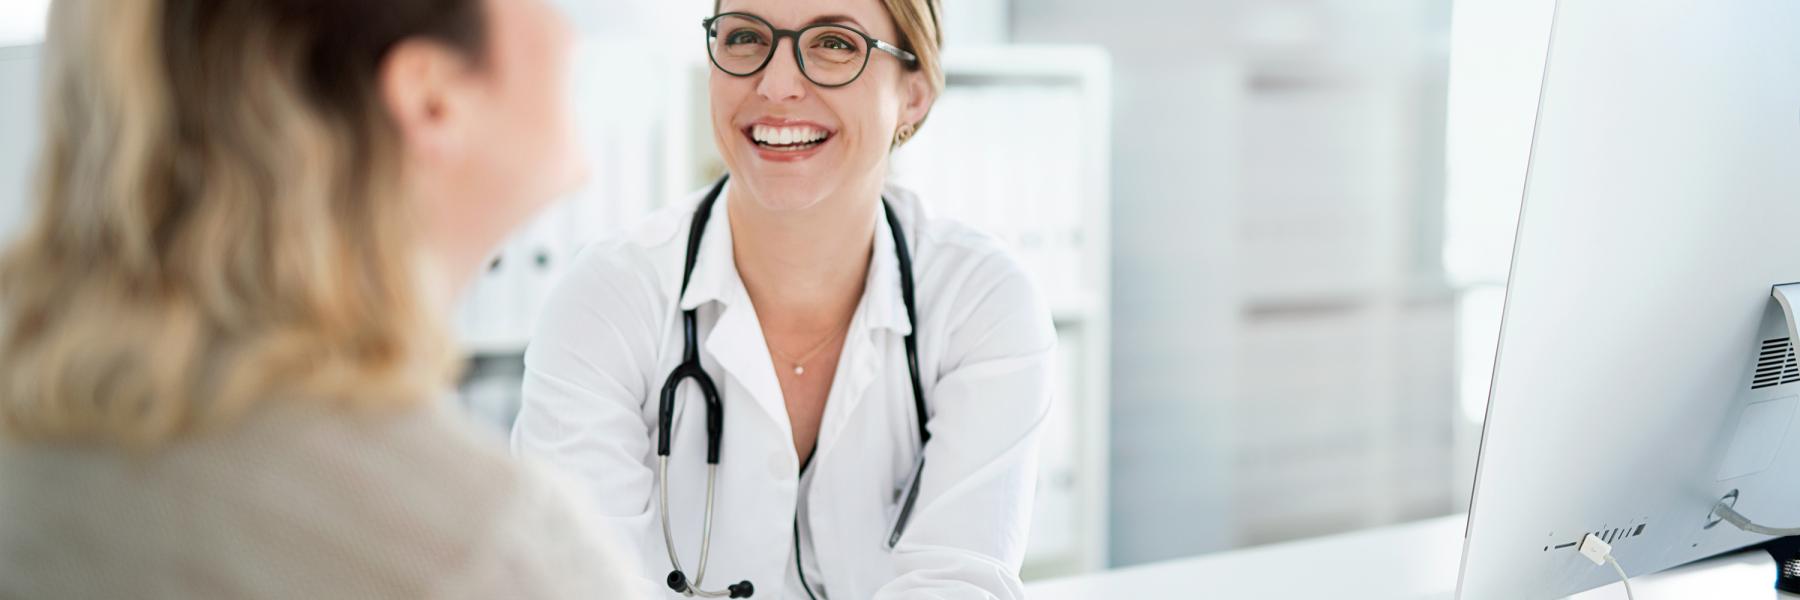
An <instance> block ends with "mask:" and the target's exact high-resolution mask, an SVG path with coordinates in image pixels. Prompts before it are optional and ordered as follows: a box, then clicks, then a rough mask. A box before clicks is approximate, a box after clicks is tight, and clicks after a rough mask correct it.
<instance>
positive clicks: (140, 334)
mask: <svg viewBox="0 0 1800 600" xmlns="http://www.w3.org/2000/svg"><path fill="white" fill-rule="evenodd" d="M483 23H484V21H483V18H482V15H481V11H480V0H410V1H403V0H381V1H380V2H373V3H366V2H364V1H363V0H131V1H129V2H116V1H109V0H58V1H57V2H56V3H55V4H54V6H53V8H52V11H51V16H50V31H49V35H48V41H47V43H46V46H45V51H44V58H45V64H44V69H43V82H44V92H43V98H42V106H43V109H44V119H43V121H42V122H43V124H44V128H45V131H44V141H43V145H42V147H41V148H40V150H41V152H40V154H39V160H40V161H41V162H40V163H39V164H38V166H37V172H36V176H37V179H36V189H35V200H36V206H35V211H36V212H35V216H34V218H35V221H34V222H33V223H32V224H31V225H30V227H29V228H28V230H27V231H26V232H25V233H24V235H23V236H22V238H21V239H20V240H19V242H18V243H16V244H15V245H14V246H13V247H11V248H10V249H9V250H8V251H7V252H6V253H5V254H4V256H0V357H3V358H0V431H4V432H5V433H6V434H8V435H10V436H13V437H17V438H23V439H50V440H62V439H96V440H100V441H108V442H116V443H121V444H126V445H137V446H142V445H153V444H157V443H160V442H165V441H167V440H170V439H172V438H175V437H177V436H180V435H183V434H184V433H187V432H192V431H197V430H200V429H204V428H206V427H209V426H213V425H217V424H220V423H224V422H228V421H230V420H231V419H232V418H234V417H236V416H238V415H241V414H242V413H244V412H245V411H247V410H249V409H250V408H252V407H253V406H255V405H257V404H258V403H259V402H263V401H267V400H271V399H277V398H280V399H301V398H303V399H306V400H308V401H325V402H330V403H334V404H338V405H343V406H359V407H373V406H389V407H391V406H403V405H409V404H412V403H416V402H419V401H421V400H426V399H429V398H432V397H433V396H435V395H436V394H437V393H439V392H440V391H441V390H444V389H445V388H446V386H447V385H448V384H449V382H450V380H451V377H452V376H453V375H454V373H455V369H456V364H457V361H456V359H455V356H454V355H453V348H454V346H453V344H451V343H450V341H451V340H450V336H449V335H448V332H447V331H446V330H445V327H444V325H443V322H444V321H443V319H441V318H440V315H442V314H443V308H442V307H440V306H436V305H435V304H436V302H435V301H434V300H433V299H432V298H433V296H432V295H431V294H429V293H427V288H426V285H427V283H426V282H425V281H423V276H422V273H423V272H424V271H423V270H422V266H423V265H422V263H421V257H420V256H419V247H420V246H419V243H418V239H417V236H418V233H417V232H416V231H415V230H414V225H413V222H414V219H413V218H412V217H413V215H412V204H411V202H409V201H407V200H406V198H405V197H404V196H405V194H404V192H405V190H403V189H402V186H401V185H400V177H399V169H400V165H399V157H398V148H397V143H398V142H397V141H396V139H397V138H396V135H395V126H394V124H393V122H392V120H391V118H390V117H389V115H388V114H387V112H386V111H385V109H384V108H383V106H382V104H381V102H380V101H379V97H378V89H377V77H378V73H379V68H380V67H379V65H380V61H381V58H382V57H383V56H384V55H385V54H386V52H387V50H388V49H389V48H391V47H392V46H393V44H395V43H397V42H398V41H400V40H402V39H405V38H410V37H414V36H429V37H431V38H432V39H435V40H441V41H443V42H446V43H448V44H450V45H452V46H454V47H457V48H459V49H466V50H468V51H469V52H471V53H474V52H477V51H478V50H479V44H480V43H481V39H480V38H481V28H482V26H483Z"/></svg>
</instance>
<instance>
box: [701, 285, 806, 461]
mask: <svg viewBox="0 0 1800 600" xmlns="http://www.w3.org/2000/svg"><path fill="white" fill-rule="evenodd" d="M737 290H738V292H737V293H736V294H735V295H736V296H737V298H736V299H734V300H728V301H727V302H726V304H725V311H724V312H723V313H722V314H720V315H719V322H718V323H717V324H716V325H714V326H713V330H712V333H710V334H707V336H706V352H707V354H710V355H712V357H713V360H715V361H718V363H719V366H720V367H721V368H723V369H724V370H725V372H726V373H727V374H728V375H729V376H730V377H731V378H732V379H735V380H736V381H737V382H738V384H739V385H742V386H743V387H744V389H746V390H748V391H749V392H750V398H751V400H753V401H754V403H755V404H756V405H757V406H758V407H760V408H761V409H762V411H763V413H765V414H767V415H768V416H769V418H770V419H771V420H773V421H774V422H775V426H776V427H777V428H778V429H780V430H781V433H782V437H781V439H793V425H792V424H791V423H789V422H788V414H787V404H786V403H785V402H784V400H783V397H782V395H781V382H780V381H778V380H776V379H775V364H774V363H773V362H772V361H771V360H770V359H769V350H768V344H767V342H765V341H763V333H762V326H761V325H760V324H759V321H757V319H756V308H755V307H752V306H751V305H750V298H749V295H748V294H745V293H743V291H742V290H743V285H742V284H741V283H740V284H738V285H737ZM726 396H727V397H726V398H724V399H723V402H724V403H725V404H726V406H725V410H727V411H731V410H736V409H738V408H741V407H742V406H743V405H742V404H738V403H734V402H732V401H731V399H730V397H729V394H727V395H726ZM784 446H788V445H785V444H784Z"/></svg>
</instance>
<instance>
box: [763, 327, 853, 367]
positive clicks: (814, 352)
mask: <svg viewBox="0 0 1800 600" xmlns="http://www.w3.org/2000/svg"><path fill="white" fill-rule="evenodd" d="M849 327H850V322H849V321H845V322H844V324H843V325H839V326H837V329H833V330H831V333H829V334H826V335H825V339H822V340H819V343H818V344H816V345H814V346H813V348H812V349H811V350H808V351H806V354H803V355H801V356H800V357H799V358H795V357H794V356H793V355H790V354H788V353H786V352H782V351H781V349H780V348H776V347H775V344H772V343H771V344H769V351H770V352H774V353H775V355H776V356H777V357H779V358H781V360H784V361H787V362H790V363H793V364H794V375H795V376H800V375H805V374H806V362H807V361H809V360H812V359H813V358H814V357H816V356H818V355H819V353H820V352H822V351H824V350H825V347H826V346H830V345H831V342H832V340H835V339H837V336H838V334H840V333H843V332H844V330H845V329H847V328H849Z"/></svg>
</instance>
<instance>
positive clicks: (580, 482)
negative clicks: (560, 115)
mask: <svg viewBox="0 0 1800 600" xmlns="http://www.w3.org/2000/svg"><path fill="white" fill-rule="evenodd" d="M590 250H591V252H598V253H601V254H599V255H595V256H583V257H582V260H579V261H577V262H576V263H575V267H574V268H573V269H571V271H570V273H569V274H568V275H567V276H566V277H564V279H563V280H562V281H561V282H560V283H559V284H558V285H557V287H556V289H555V290H554V291H552V292H551V294H550V296H549V298H548V299H547V300H546V304H545V306H544V309H543V311H542V312H541V313H540V314H539V318H538V323H537V331H536V332H535V334H534V335H533V336H532V339H531V343H530V346H529V347H528V349H527V350H526V352H525V382H524V391H523V399H522V403H521V406H520V408H519V416H518V419H517V421H515V422H514V425H513V430H512V450H513V453H514V454H515V455H518V456H520V457H523V458H525V459H527V460H534V461H538V462H541V463H544V464H547V465H549V466H550V467H552V468H554V469H557V470H559V471H561V472H562V475H563V476H564V477H566V478H567V479H568V480H570V481H572V482H573V483H574V485H576V486H578V487H580V488H582V490H581V491H582V492H584V493H583V495H582V496H583V500H584V502H585V503H586V504H588V506H583V507H581V509H582V510H584V511H585V513H586V514H585V516H587V517H588V518H590V519H592V520H594V521H595V522H597V523H598V524H600V525H603V526H604V529H603V530H605V531H608V532H610V533H611V534H612V535H615V536H619V539H618V540H616V541H617V543H618V545H619V546H620V547H622V548H624V549H626V550H627V551H629V552H632V553H633V554H634V555H635V556H634V559H636V560H638V561H644V560H647V558H648V557H650V556H651V554H650V553H649V552H647V550H649V548H648V543H649V541H650V539H651V537H650V536H651V533H652V531H653V528H654V527H656V526H657V525H656V521H655V513H654V512H653V510H652V503H651V495H652V494H651V492H652V490H653V487H652V484H653V475H654V471H653V470H652V469H651V468H650V466H649V464H648V463H647V462H646V460H647V457H649V455H650V453H651V448H650V435H649V430H648V425H647V424H646V423H645V421H644V418H645V417H644V412H643V400H642V399H644V398H648V397H649V394H648V393H647V388H648V385H649V384H648V381H647V379H646V375H645V373H648V372H649V367H650V366H651V365H650V362H651V361H655V360H656V356H657V355H656V344H657V340H658V339H659V337H660V336H659V335H658V333H657V332H656V331H655V329H656V323H657V319H656V318H655V316H654V314H655V312H656V309H655V306H656V305H657V304H656V299H657V296H656V292H655V290H656V287H655V285H654V282H653V276H652V275H651V274H649V273H645V272H641V271H638V272H634V270H633V269H630V268H629V267H628V266H626V265H624V264H621V263H622V260H621V259H619V258H616V257H614V256H612V255H611V254H613V252H616V249H613V250H612V251H609V249H607V248H594V249H590ZM641 575H642V576H644V577H645V578H647V579H648V578H650V576H649V575H648V574H647V573H645V574H641Z"/></svg>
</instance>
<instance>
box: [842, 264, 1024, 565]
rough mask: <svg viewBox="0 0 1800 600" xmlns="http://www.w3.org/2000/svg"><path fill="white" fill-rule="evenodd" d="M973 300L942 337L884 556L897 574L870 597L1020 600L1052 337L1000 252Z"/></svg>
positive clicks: (973, 290) (982, 272)
mask: <svg viewBox="0 0 1800 600" xmlns="http://www.w3.org/2000/svg"><path fill="white" fill-rule="evenodd" d="M973 280H976V281H986V282H992V283H991V284H989V285H986V286H978V285H977V286H971V288H970V289H971V292H970V295H968V296H964V298H968V299H970V300H972V302H965V301H964V300H963V298H958V299H956V300H957V303H958V304H959V305H961V306H968V307H970V308H968V309H967V310H966V311H965V312H964V313H963V314H957V313H955V312H952V313H950V314H951V315H953V316H954V317H957V318H956V321H957V322H958V323H959V324H958V325H956V326H954V328H953V329H952V330H951V333H950V335H949V336H948V338H949V339H948V340H947V342H948V343H947V344H946V345H945V348H947V349H949V350H946V352H945V355H944V356H943V358H942V362H941V363H940V364H941V365H942V371H941V372H940V374H939V376H938V380H937V383H936V385H935V386H933V387H932V388H931V393H930V395H929V397H928V400H929V402H930V405H931V407H932V412H933V414H932V415H931V420H930V422H929V423H928V424H927V426H928V427H929V429H930V431H931V435H932V437H931V441H930V443H928V444H926V446H925V472H924V474H923V475H922V476H921V477H922V483H921V486H920V489H919V500H918V505H917V506H915V508H914V511H915V512H914V514H913V516H912V521H911V523H910V524H909V525H908V526H907V530H906V532H905V534H904V535H902V537H901V538H900V541H899V543H898V544H897V545H895V547H894V548H893V559H894V565H895V568H896V569H897V573H896V577H895V579H893V580H892V581H891V582H889V583H888V584H887V585H885V586H883V587H882V588H880V590H878V592H877V593H876V595H875V597H876V598H877V599H881V600H888V599H898V598H945V599H951V598H955V599H964V598H967V599H976V598H1004V599H1016V598H1024V597H1025V590H1024V586H1023V584H1021V583H1020V581H1019V568H1020V564H1021V563H1022V562H1023V561H1024V556H1025V542H1026V534H1027V530H1028V529H1029V528H1030V516H1031V508H1032V500H1033V496H1034V494H1035V493H1036V478H1037V453H1038V447H1037V445H1038V437H1039V431H1040V429H1041V428H1042V426H1043V423H1044V419H1045V417H1046V416H1047V415H1048V413H1049V409H1050V379H1051V363H1052V360H1053V358H1052V357H1053V355H1054V351H1055V345H1056V334H1055V331H1054V329H1053V327H1052V325H1051V320H1050V312H1049V310H1048V308H1047V307H1046V306H1045V303H1044V301H1043V299H1042V298H1041V296H1039V294H1038V293H1037V291H1036V289H1035V288H1034V287H1033V286H1032V285H1031V283H1030V280H1029V279H1028V278H1027V277H1026V276H1025V274H1024V273H1023V271H1021V270H1020V269H1019V268H1018V266H1017V265H1016V264H1015V263H1013V262H1012V261H1011V260H1010V259H1007V258H1006V257H1004V256H1003V255H996V256H994V257H992V258H991V259H990V260H988V261H985V262H984V264H983V265H981V269H980V274H979V275H977V276H976V277H974V278H973Z"/></svg>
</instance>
